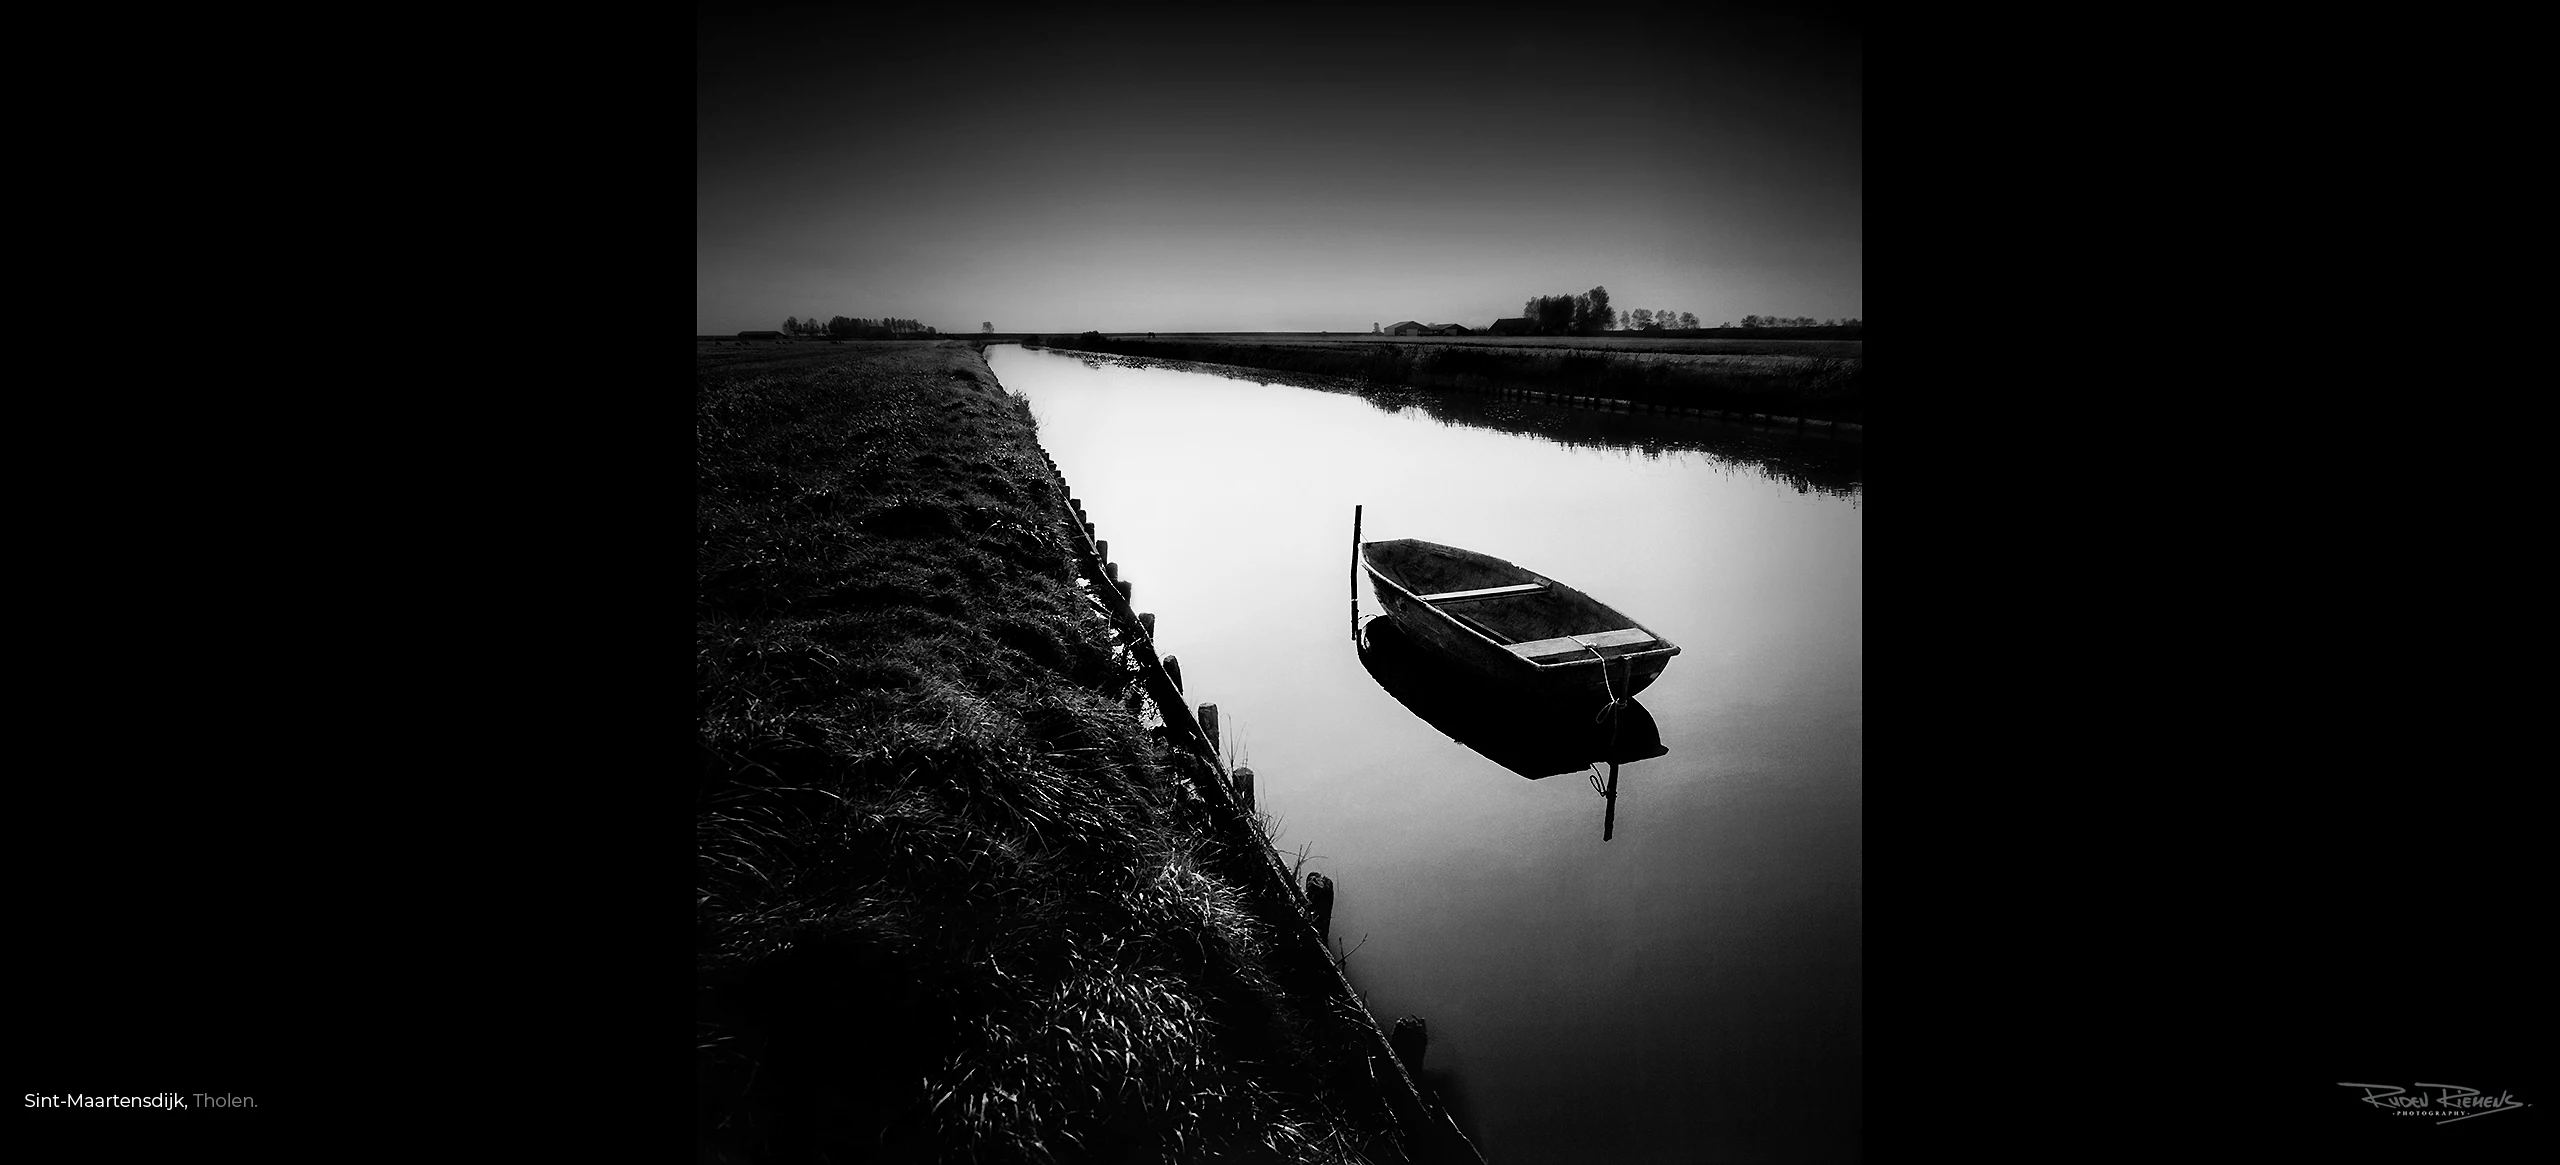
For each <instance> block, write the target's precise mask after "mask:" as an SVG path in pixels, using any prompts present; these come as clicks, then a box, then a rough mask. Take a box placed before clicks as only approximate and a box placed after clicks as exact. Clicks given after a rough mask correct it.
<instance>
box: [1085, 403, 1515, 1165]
mask: <svg viewBox="0 0 2560 1165" xmlns="http://www.w3.org/2000/svg"><path fill="white" fill-rule="evenodd" d="M1040 456H1041V459H1042V460H1043V461H1046V462H1047V463H1048V466H1049V472H1050V473H1051V474H1052V475H1053V476H1054V477H1055V478H1056V479H1057V482H1058V487H1059V492H1060V494H1061V495H1062V496H1064V497H1065V498H1066V506H1067V513H1066V518H1067V520H1068V525H1069V527H1070V529H1072V530H1073V531H1074V536H1073V537H1071V538H1069V539H1068V542H1069V543H1071V544H1072V548H1073V550H1074V552H1075V555H1076V559H1077V562H1078V564H1079V566H1080V568H1081V569H1082V570H1083V571H1084V574H1085V577H1086V578H1089V579H1093V580H1096V581H1097V582H1100V583H1101V584H1102V586H1101V587H1100V588H1099V589H1100V591H1101V593H1102V596H1103V598H1104V600H1105V601H1104V603H1103V606H1104V608H1105V609H1106V610H1107V611H1108V612H1109V613H1110V615H1111V619H1112V622H1113V623H1114V624H1115V625H1117V626H1118V627H1119V629H1120V631H1121V633H1122V634H1123V636H1124V637H1126V638H1127V640H1128V642H1129V649H1130V654H1131V655H1133V656H1135V657H1136V659H1137V662H1138V669H1139V673H1140V675H1141V676H1142V677H1143V680H1144V682H1145V684H1146V686H1147V692H1148V695H1149V696H1151V697H1153V698H1154V700H1155V703H1156V707H1157V709H1158V710H1159V711H1160V712H1161V713H1162V714H1163V716H1164V721H1165V729H1166V731H1167V733H1168V734H1169V735H1170V736H1171V737H1172V739H1173V743H1174V745H1175V747H1177V748H1181V749H1183V750H1184V751H1186V752H1189V753H1191V754H1192V755H1193V756H1195V757H1197V758H1199V759H1200V760H1202V761H1204V762H1206V770H1207V772H1209V773H1210V774H1211V775H1210V777H1209V778H1208V779H1206V780H1202V781H1199V782H1197V783H1196V784H1195V785H1194V788H1195V789H1196V790H1197V791H1198V792H1199V794H1200V797H1201V799H1202V800H1203V801H1205V802H1207V803H1208V805H1209V810H1210V814H1211V816H1212V818H1213V819H1215V820H1216V821H1217V822H1218V825H1219V828H1221V829H1223V830H1226V831H1227V832H1228V833H1229V835H1230V836H1231V837H1233V838H1235V839H1236V840H1238V841H1239V842H1241V843H1242V844H1243V846H1244V848H1245V849H1247V850H1250V851H1252V852H1254V853H1256V854H1259V855H1261V862H1260V868H1261V869H1263V870H1264V871H1265V872H1266V873H1267V874H1268V875H1269V877H1270V879H1271V881H1272V882H1273V883H1274V885H1273V887H1272V888H1273V889H1276V890H1277V891H1278V892H1279V893H1280V895H1281V898H1282V900H1283V901H1287V902H1291V903H1294V904H1296V906H1297V908H1298V909H1299V911H1300V912H1301V913H1302V914H1303V915H1304V917H1305V918H1306V919H1307V921H1308V923H1309V925H1306V926H1301V927H1287V926H1281V927H1279V928H1278V929H1279V930H1281V931H1282V932H1283V933H1282V934H1281V936H1280V937H1281V941H1283V942H1287V943H1295V944H1299V945H1300V946H1301V947H1307V946H1311V947H1312V950H1305V951H1302V952H1301V953H1302V954H1305V955H1308V956H1311V957H1312V958H1313V959H1315V960H1317V961H1320V962H1322V963H1323V965H1324V966H1325V967H1326V968H1327V969H1328V970H1329V972H1330V974H1331V979H1330V983H1329V988H1330V993H1331V994H1332V995H1333V996H1334V997H1335V998H1334V1000H1333V1002H1334V1003H1335V1004H1336V1005H1337V1006H1334V1007H1331V1008H1328V1010H1330V1011H1333V1012H1335V1013H1337V1014H1341V1015H1344V1016H1346V1017H1349V1016H1357V1017H1359V1023H1358V1024H1357V1027H1358V1028H1359V1030H1360V1033H1361V1037H1362V1041H1363V1042H1364V1043H1366V1044H1368V1045H1369V1049H1368V1053H1367V1055H1368V1059H1369V1071H1370V1074H1371V1075H1372V1076H1373V1077H1374V1078H1376V1080H1377V1081H1378V1083H1379V1086H1380V1090H1381V1091H1382V1092H1384V1093H1385V1094H1386V1097H1387V1102H1388V1107H1389V1108H1390V1110H1392V1111H1393V1112H1394V1113H1395V1117H1396V1123H1397V1124H1398V1125H1399V1126H1401V1128H1402V1129H1403V1132H1404V1136H1403V1140H1404V1142H1405V1145H1406V1148H1407V1151H1408V1153H1409V1154H1410V1156H1411V1158H1412V1160H1413V1161H1415V1162H1417V1163H1418V1165H1443V1163H1458V1165H1483V1162H1484V1157H1483V1155H1482V1154H1480V1153H1478V1152H1477V1151H1476V1148H1475V1145H1474V1143H1473V1142H1471V1141H1469V1140H1468V1139H1467V1136H1466V1134H1465V1133H1463V1132H1461V1131H1459V1129H1458V1126H1457V1122H1456V1121H1453V1120H1451V1119H1450V1117H1449V1114H1448V1112H1447V1110H1445V1109H1442V1108H1440V1107H1439V1106H1438V1105H1436V1104H1433V1103H1431V1102H1430V1101H1428V1100H1427V1099H1425V1094H1424V1093H1423V1091H1422V1087H1421V1085H1420V1084H1418V1083H1416V1079H1415V1078H1416V1076H1418V1075H1419V1073H1420V1072H1421V1071H1422V1058H1423V1053H1424V1050H1425V1046H1426V1043H1427V1037H1426V1033H1425V1029H1424V1026H1423V1021H1422V1020H1421V1019H1420V1018H1418V1017H1412V1016H1408V1017H1405V1018H1403V1019H1399V1020H1397V1021H1396V1024H1395V1034H1394V1036H1393V1037H1389V1036H1388V1035H1387V1033H1385V1032H1383V1031H1381V1030H1379V1028H1378V1023H1377V1020H1376V1019H1375V1018H1373V1017H1372V1016H1370V1014H1369V1009H1368V1005H1367V1004H1365V1003H1363V1002H1362V1001H1361V999H1360V993H1359V991H1358V990H1356V989H1355V988H1353V987H1352V986H1351V980H1350V978H1349V977H1348V976H1346V975H1345V974H1344V973H1343V971H1342V965H1341V964H1340V963H1339V962H1337V961H1335V959H1334V957H1333V954H1332V952H1331V951H1330V950H1328V949H1327V948H1326V946H1325V943H1326V939H1327V937H1328V932H1329V931H1330V930H1331V926H1332V916H1333V882H1332V881H1331V880H1330V879H1328V878H1326V877H1325V876H1324V875H1322V874H1309V875H1307V885H1306V887H1305V888H1304V889H1303V890H1302V889H1301V888H1300V887H1299V886H1298V884H1297V882H1296V881H1295V880H1294V879H1293V878H1292V877H1291V876H1290V874H1289V871H1288V870H1287V869H1286V868H1284V867H1282V866H1281V864H1280V855H1279V854H1277V853H1275V852H1273V851H1272V848H1271V843H1270V840H1269V839H1268V838H1267V837H1265V836H1264V835H1263V832H1262V828H1261V826H1260V825H1259V824H1258V823H1257V822H1256V821H1255V820H1254V815H1253V770H1252V769H1249V768H1243V767H1238V768H1237V769H1235V770H1234V771H1233V772H1229V771H1228V770H1227V767H1226V765H1225V763H1224V762H1223V761H1221V760H1220V759H1219V756H1218V706H1217V705H1216V704H1202V705H1200V706H1199V711H1198V712H1196V713H1195V712H1193V711H1191V710H1190V705H1189V704H1188V703H1186V702H1185V696H1184V694H1183V689H1182V663H1181V661H1180V660H1179V659H1176V658H1175V657H1173V656H1169V655H1168V656H1163V657H1161V658H1159V657H1158V656H1157V654H1156V649H1155V638H1156V617H1155V614H1154V612H1151V611H1147V612H1142V611H1139V610H1137V609H1136V608H1135V607H1133V606H1131V599H1132V596H1133V595H1134V592H1135V590H1136V587H1135V585H1134V584H1133V583H1132V582H1131V581H1130V580H1128V579H1124V578H1122V577H1120V565H1119V564H1118V563H1116V562H1113V561H1111V543H1110V542H1109V541H1108V540H1106V539H1104V538H1102V537H1101V536H1100V531H1099V530H1098V529H1097V528H1096V527H1095V525H1094V522H1093V517H1092V516H1091V515H1089V514H1087V513H1085V509H1084V503H1083V502H1082V501H1081V500H1079V499H1077V497H1076V496H1075V493H1074V491H1073V489H1072V488H1071V487H1070V486H1069V485H1068V484H1067V477H1066V474H1065V472H1064V471H1062V470H1060V469H1059V468H1058V462H1057V460H1056V459H1055V458H1052V457H1050V456H1049V455H1048V453H1047V452H1046V451H1043V452H1042V453H1041V454H1040ZM1290 932H1294V933H1290ZM1344 1005H1347V1006H1344Z"/></svg>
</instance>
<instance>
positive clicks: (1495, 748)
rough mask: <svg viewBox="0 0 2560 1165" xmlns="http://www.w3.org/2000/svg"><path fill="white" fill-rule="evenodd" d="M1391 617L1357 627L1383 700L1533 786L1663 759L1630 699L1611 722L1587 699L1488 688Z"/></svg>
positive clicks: (1651, 727)
mask: <svg viewBox="0 0 2560 1165" xmlns="http://www.w3.org/2000/svg"><path fill="white" fill-rule="evenodd" d="M1403 627H1404V625H1403V624H1401V623H1398V622H1397V621H1395V620H1394V619H1386V618H1380V619H1372V620H1370V621H1369V623H1368V625H1367V626H1365V627H1364V628H1362V634H1361V636H1360V640H1361V642H1360V664H1361V666H1362V667H1365V668H1367V669H1368V671H1369V675H1370V677H1371V678H1373V679H1375V680H1377V681H1378V686H1379V687H1381V688H1383V689H1385V690H1386V692H1387V694H1388V695H1390V696H1393V697H1395V698H1396V702H1398V703H1400V704H1403V705H1404V706H1405V707H1406V708H1407V709H1408V710H1410V711H1411V712H1412V713H1413V714H1414V715H1415V716H1418V717H1420V718H1421V719H1422V720H1423V722H1425V723H1427V724H1429V725H1431V726H1432V727H1434V728H1437V729H1439V730H1440V731H1441V732H1442V733H1445V734H1447V736H1448V737H1449V738H1450V739H1451V740H1455V741H1457V742H1458V743H1460V744H1463V745H1465V746H1467V747H1468V748H1471V749H1474V750H1475V751H1476V752H1477V753H1478V754H1479V755H1481V756H1483V757H1484V758H1486V759H1487V760H1490V761H1492V762H1494V763H1495V764H1498V765H1501V766H1502V767H1504V768H1506V769H1509V770H1511V771H1512V772H1514V773H1517V774H1519V775H1521V776H1523V777H1527V778H1529V779H1530V780H1538V779H1540V778H1543V777H1550V776H1555V775H1556V774H1559V773H1575V772H1583V771H1586V770H1588V769H1589V768H1590V767H1591V765H1592V764H1594V763H1617V764H1631V763H1634V762H1637V761H1645V760H1651V759H1653V758H1655V757H1659V756H1663V755H1665V754H1667V753H1669V752H1670V751H1671V750H1670V749H1668V748H1666V747H1664V745H1663V743H1662V733H1661V729H1660V728H1659V727H1657V726H1656V725H1655V724H1654V721H1653V716H1652V714H1651V713H1649V712H1647V711H1646V710H1645V706H1644V705H1643V704H1642V703H1639V702H1637V701H1634V700H1629V701H1627V702H1626V704H1624V705H1623V706H1622V707H1621V708H1620V710H1619V714H1618V715H1617V716H1616V717H1596V716H1593V715H1592V708H1591V703H1590V701H1588V700H1582V699H1572V700H1565V701H1560V702H1559V701H1547V700H1540V699H1536V698H1534V697H1530V696H1527V695H1524V694H1522V693H1521V692H1520V691H1518V690H1516V689H1514V688H1510V687H1505V686H1501V685H1496V684H1492V683H1488V682H1486V681H1485V680H1484V679H1483V678H1482V677H1481V676H1480V674H1479V673H1477V672H1476V671H1475V670H1474V669H1472V668H1467V667H1461V666H1458V665H1457V664H1456V663H1455V662H1453V661H1451V660H1450V658H1449V657H1448V655H1447V654H1446V653H1444V652H1442V651H1440V650H1438V649H1436V648H1432V647H1427V646H1425V645H1423V644H1421V643H1418V642H1415V641H1414V639H1413V638H1412V637H1411V636H1409V635H1406V634H1405V633H1404V629H1403Z"/></svg>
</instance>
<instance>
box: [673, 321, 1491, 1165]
mask: <svg viewBox="0 0 2560 1165" xmlns="http://www.w3.org/2000/svg"><path fill="white" fill-rule="evenodd" d="M695 474H696V495H695V507H696V509H695V530H696V545H695V555H696V560H695V570H696V584H697V590H696V616H695V618H696V632H695V654H696V660H695V664H696V677H697V678H696V713H695V716H696V719H695V730H696V741H697V743H696V753H697V756H696V760H697V764H698V769H699V773H698V783H697V786H696V793H695V830H696V862H697V885H696V902H695V911H696V913H695V925H696V938H695V970H696V1005H697V1007H696V1010H697V1015H696V1021H697V1040H696V1049H697V1054H696V1073H697V1088H696V1100H697V1112H696V1137H697V1142H698V1145H697V1148H698V1155H699V1156H700V1157H701V1159H703V1160H706V1161H738V1162H748V1161H813V1160H838V1161H847V1160H853V1161H862V1160H878V1161H928V1160H954V1159H974V1160H978V1161H989V1162H995V1161H1015V1160H1020V1161H1032V1160H1040V1161H1088V1160H1090V1161H1118V1160H1157V1159H1170V1160H1194V1159H1210V1158H1219V1159H1240V1160H1270V1161H1289V1162H1300V1161H1305V1162H1313V1161H1346V1160H1370V1161H1381V1162H1395V1161H1409V1162H1442V1161H1461V1162H1478V1161H1480V1160H1481V1158H1480V1157H1479V1156H1478V1155H1477V1153H1476V1151H1475V1149H1474V1148H1473V1146H1471V1145H1470V1144H1468V1142H1467V1140H1466V1138H1465V1137H1464V1136H1463V1135H1462V1134H1461V1133H1460V1132H1459V1131H1458V1129H1457V1128H1456V1126H1455V1125H1454V1123H1452V1122H1451V1121H1450V1120H1449V1118H1448V1116H1447V1115H1446V1114H1445V1113H1444V1112H1443V1111H1441V1110H1440V1108H1439V1107H1438V1106H1437V1105H1436V1104H1435V1103H1434V1102H1433V1100H1432V1099H1431V1098H1430V1097H1429V1096H1428V1095H1427V1094H1425V1093H1423V1092H1422V1091H1421V1090H1420V1089H1418V1088H1417V1087H1416V1085H1415V1083H1414V1080H1413V1076H1412V1074H1411V1073H1410V1072H1409V1071H1408V1070H1407V1065H1406V1063H1405V1062H1403V1061H1402V1060H1401V1059H1400V1058H1399V1055H1398V1051H1399V1050H1401V1051H1403V1052H1404V1053H1405V1055H1407V1056H1414V1055H1418V1051H1417V1050H1416V1049H1413V1048H1410V1047H1407V1048H1402V1049H1391V1047H1390V1044H1389V1041H1388V1039H1387V1038H1386V1036H1385V1034H1384V1033H1383V1032H1382V1031H1381V1030H1380V1028H1379V1026H1378V1024H1377V1022H1376V1021H1375V1020H1374V1019H1373V1018H1372V1017H1371V1016H1370V1015H1369V1014H1368V1012H1367V1011H1366V1009H1365V1008H1364V1007H1363V1006H1362V1004H1361V1003H1360V1001H1359V997H1358V995H1357V994H1356V993H1355V992H1354V991H1353V990H1352V988H1351V985H1350V984H1349V982H1348V981H1347V980H1346V979H1345V978H1344V976H1343V974H1342V972H1341V969H1340V965H1339V964H1338V963H1337V962H1336V961H1335V959H1334V958H1333V957H1332V955H1331V954H1330V953H1329V952H1328V951H1327V949H1326V947H1325V944H1324V940H1323V939H1322V938H1321V937H1320V935H1319V933H1318V929H1317V928H1318V920H1317V915H1316V910H1315V908H1314V907H1313V906H1312V905H1311V904H1310V903H1309V901H1308V900H1307V898H1306V896H1305V895H1304V894H1303V893H1302V892H1301V890H1300V889H1299V887H1298V886H1297V885H1296V884H1295V883H1294V882H1293V881H1292V879H1291V876H1290V873H1289V871H1288V870H1287V869H1286V868H1285V867H1283V865H1282V864H1281V863H1280V861H1279V858H1278V856H1277V855H1276V854H1274V853H1273V851H1272V849H1271V847H1270V843H1269V841H1268V839H1267V838H1266V837H1265V836H1264V835H1263V834H1262V832H1261V830H1260V828H1259V827H1258V825H1257V823H1256V819H1255V817H1254V814H1253V813H1252V810H1251V806H1250V784H1249V782H1247V781H1246V780H1245V779H1244V778H1243V776H1242V774H1240V773H1239V774H1232V775H1231V774H1229V773H1228V772H1226V771H1225V769H1224V768H1223V767H1222V766H1221V764H1220V762H1219V760H1218V756H1217V748H1216V746H1215V744H1214V743H1213V739H1212V734H1213V733H1214V731H1215V729H1214V723H1212V724H1211V725H1209V726H1206V727H1204V725H1203V723H1202V720H1203V719H1204V717H1200V716H1195V715H1194V714H1193V713H1192V712H1191V711H1190V710H1189V707H1188V705H1187V704H1186V699H1185V695H1184V693H1183V692H1182V691H1181V690H1180V686H1179V679H1178V674H1177V672H1176V671H1175V670H1174V669H1172V668H1170V667H1168V666H1167V661H1164V660H1160V659H1158V658H1157V657H1156V654H1155V651H1154V648H1153V644H1152V641H1151V640H1152V632H1153V627H1152V624H1153V618H1152V617H1151V616H1147V615H1145V614H1144V613H1142V612H1139V611H1137V610H1136V609H1135V608H1134V607H1133V606H1132V605H1131V601H1130V600H1131V598H1132V595H1133V591H1134V589H1135V584H1134V582H1132V581H1131V580H1124V579H1120V578H1118V577H1117V575H1118V571H1117V568H1116V567H1115V566H1113V565H1112V564H1111V563H1110V562H1109V561H1108V557H1107V541H1106V540H1105V539H1103V538H1101V537H1098V536H1097V535H1098V533H1099V531H1097V529H1096V528H1095V525H1094V523H1093V521H1092V520H1091V518H1090V516H1088V515H1085V514H1083V513H1082V512H1081V506H1079V505H1077V504H1076V503H1075V502H1074V500H1073V498H1072V495H1071V494H1070V493H1069V491H1068V488H1067V484H1066V482H1065V481H1064V480H1063V479H1062V478H1061V477H1060V476H1059V474H1058V472H1057V470H1056V468H1055V466H1054V465H1053V464H1052V463H1051V462H1050V461H1049V459H1048V458H1047V456H1046V455H1045V454H1044V453H1043V452H1042V451H1041V449H1040V446H1039V443H1038V439H1037V432H1036V426H1035V424H1034V422H1033V419H1032V417H1031V414H1030V411H1029V408H1028V406H1027V405H1026V404H1025V403H1024V402H1023V401H1022V400H1021V399H1020V398H1018V397H1015V396H1012V395H1010V394H1007V393H1006V392H1005V391H1004V390H1003V388H1002V386H1000V385H998V384H997V383H996V382H995V378H994V375H993V374H992V373H991V372H990V371H989V370H988V368H987V365H986V363H985V362H984V360H983V359H982V358H981V357H980V355H979V352H978V350H977V349H976V348H975V347H973V346H971V345H970V344H968V343H965V342H960V341H934V342H915V343H871V344H840V345H830V344H806V343H803V344H792V343H775V344H762V345H745V346H739V345H717V346H712V345H705V346H702V347H701V348H699V349H698V351H697V355H696V374H695Z"/></svg>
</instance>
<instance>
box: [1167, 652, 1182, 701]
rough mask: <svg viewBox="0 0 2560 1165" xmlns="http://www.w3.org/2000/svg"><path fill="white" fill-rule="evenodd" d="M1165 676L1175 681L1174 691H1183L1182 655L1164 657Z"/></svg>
mask: <svg viewBox="0 0 2560 1165" xmlns="http://www.w3.org/2000/svg"><path fill="white" fill-rule="evenodd" d="M1164 676H1165V678H1166V679H1169V680H1172V681H1173V690H1174V691H1177V692H1179V691H1181V690H1182V657H1181V656H1178V655H1168V656H1166V657H1164Z"/></svg>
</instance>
